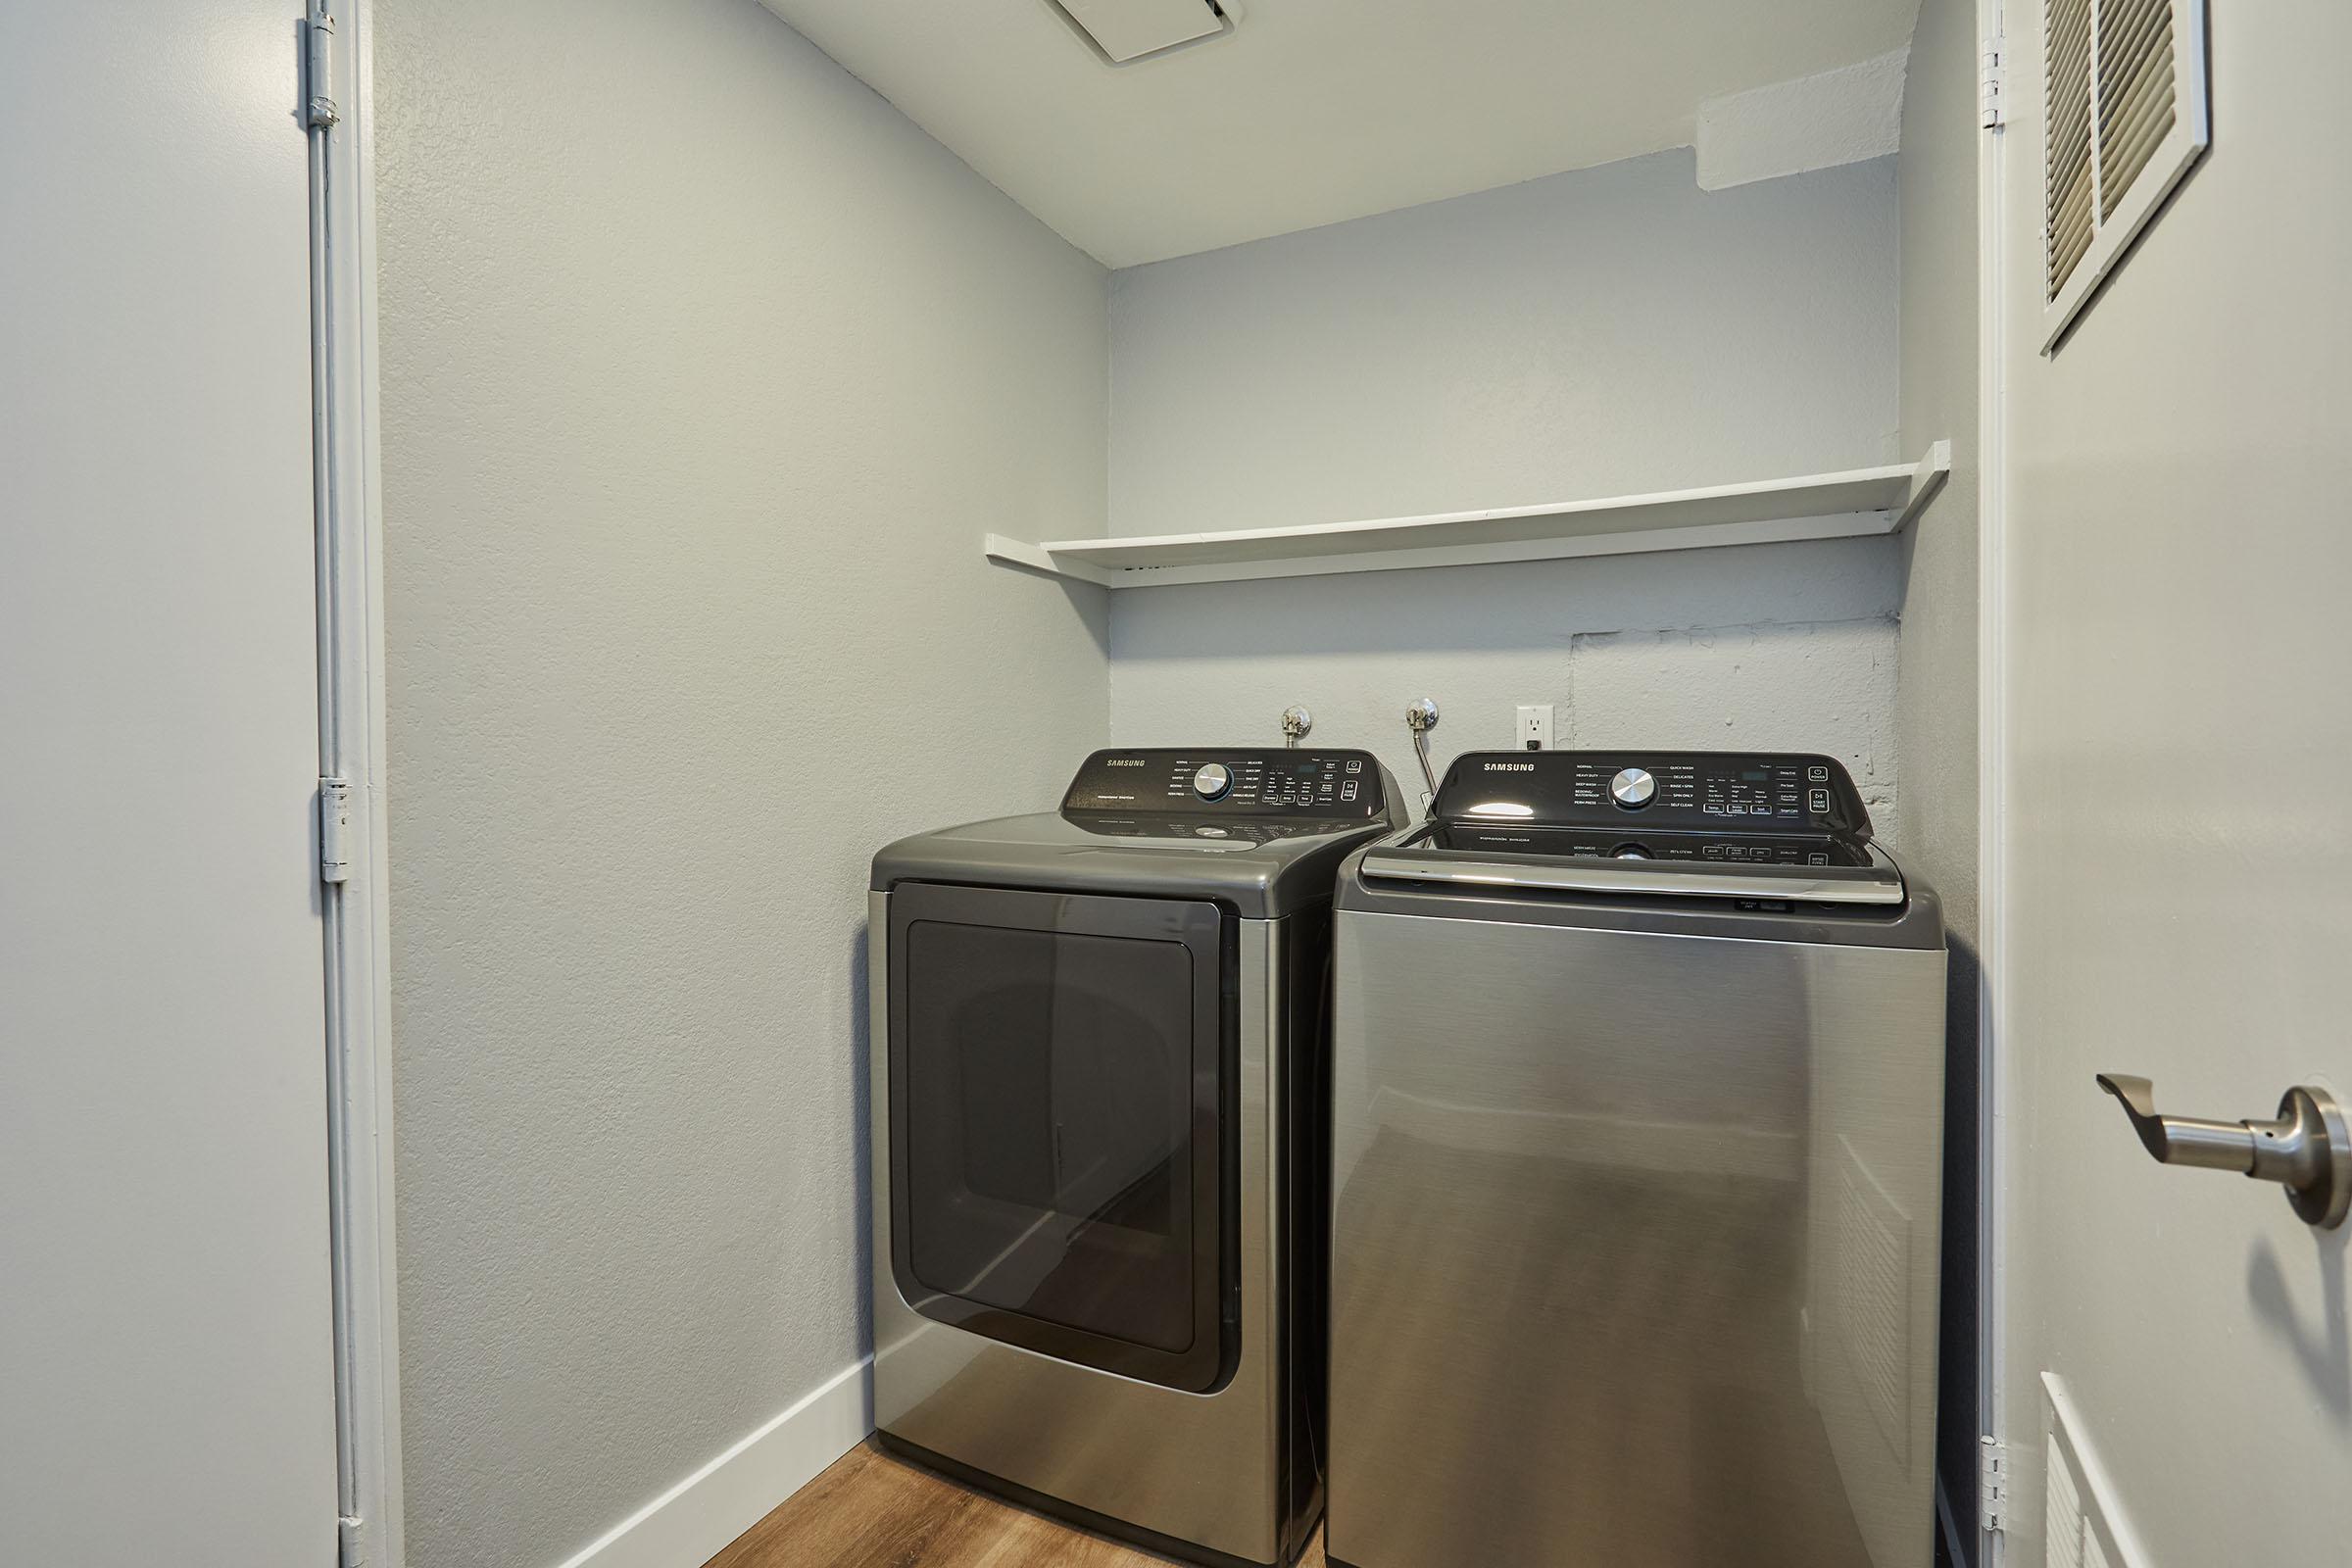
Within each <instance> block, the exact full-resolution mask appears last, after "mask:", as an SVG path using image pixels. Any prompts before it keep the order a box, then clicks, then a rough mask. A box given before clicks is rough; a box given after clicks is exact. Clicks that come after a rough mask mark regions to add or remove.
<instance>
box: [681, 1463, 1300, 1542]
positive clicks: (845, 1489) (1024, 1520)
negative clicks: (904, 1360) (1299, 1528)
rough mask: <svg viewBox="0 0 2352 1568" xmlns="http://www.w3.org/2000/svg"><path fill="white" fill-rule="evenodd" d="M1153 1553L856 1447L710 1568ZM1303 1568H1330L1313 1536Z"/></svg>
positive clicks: (747, 1532) (743, 1537)
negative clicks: (1032, 1511) (1077, 1528)
mask: <svg viewBox="0 0 2352 1568" xmlns="http://www.w3.org/2000/svg"><path fill="white" fill-rule="evenodd" d="M1166 1561H1167V1559H1166V1558H1164V1557H1161V1556H1158V1555H1157V1554H1155V1553H1153V1552H1149V1551H1139V1550H1137V1549H1136V1548H1135V1547H1133V1546H1128V1545H1123V1544H1119V1543H1118V1542H1115V1541H1105V1540H1103V1538H1102V1537H1101V1536H1093V1535H1089V1534H1087V1533H1086V1532H1085V1531H1083V1530H1074V1529H1072V1528H1070V1527H1069V1526H1068V1525H1065V1524H1061V1523H1058V1522H1057V1521H1055V1520H1052V1519H1048V1518H1045V1517H1044V1516H1043V1515H1040V1514H1034V1513H1031V1512H1029V1511H1028V1510H1027V1509H1025V1508H1016V1507H1014V1506H1013V1505H1012V1504H1010V1503H1007V1502H1000V1501H998V1500H997V1499H996V1498H994V1497H989V1496H984V1495H981V1494H979V1493H977V1492H973V1491H971V1490H970V1489H969V1488H966V1487H962V1486H958V1485H957V1484H956V1483H955V1482H953V1481H949V1480H946V1479H944V1478H942V1477H939V1476H936V1475H933V1474H932V1473H931V1472H930V1471H928V1470H921V1469H917V1468H916V1467H915V1466H913V1465H910V1464H907V1463H906V1462H904V1461H903V1460H900V1459H896V1458H893V1457H892V1456H891V1455H889V1454H886V1453H883V1452H882V1451H880V1450H879V1449H877V1448H875V1447H874V1446H872V1445H871V1444H870V1443H869V1444H860V1445H859V1446H857V1447H855V1448H852V1449H851V1450H850V1451H849V1452H848V1453H847V1454H845V1455H843V1456H842V1457H841V1458H840V1459H839V1460H838V1461H836V1462H835V1463H834V1465H833V1467H832V1468H831V1469H830V1470H827V1471H826V1472H825V1473H824V1474H823V1475H821V1476H818V1477H817V1478H816V1479H815V1480H814V1481H811V1482H810V1483H809V1485H808V1486H806V1487H803V1488H802V1489H801V1490H800V1491H799V1492H797V1493H795V1494H794V1495H792V1496H790V1497H788V1498H786V1499H785V1501H784V1503H783V1505H782V1506H781V1507H779V1508H777V1509H776V1511H775V1512H773V1513H771V1514H769V1515H768V1516H767V1517H766V1518H764V1519H762V1520H760V1522H759V1523H758V1524H756V1525H754V1526H752V1528H751V1529H749V1530H747V1531H745V1532H744V1533H743V1536H742V1537H741V1538H740V1539H739V1540H737V1541H736V1542H735V1544H733V1545H731V1546H729V1547H727V1549H726V1550H724V1551H722V1552H720V1553H719V1554H718V1555H717V1556H715V1557H713V1558H711V1561H710V1562H709V1563H708V1564H707V1565H706V1568H1152V1565H1154V1564H1159V1563H1164V1562H1166ZM1299 1568H1324V1564H1323V1538H1322V1536H1321V1535H1320V1533H1318V1534H1317V1536H1316V1538H1315V1541H1314V1544H1311V1545H1310V1546H1308V1547H1307V1550H1306V1555H1305V1556H1304V1557H1302V1558H1301V1559H1299Z"/></svg>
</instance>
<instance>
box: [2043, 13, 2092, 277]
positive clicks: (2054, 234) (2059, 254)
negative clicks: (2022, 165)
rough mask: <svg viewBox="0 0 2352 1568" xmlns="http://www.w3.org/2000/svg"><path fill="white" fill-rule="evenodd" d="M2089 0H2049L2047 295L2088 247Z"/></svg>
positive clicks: (2070, 272) (2045, 171)
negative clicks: (2048, 239) (2048, 237)
mask: <svg viewBox="0 0 2352 1568" xmlns="http://www.w3.org/2000/svg"><path fill="white" fill-rule="evenodd" d="M2090 8H2091V0H2050V5H2049V10H2048V11H2047V12H2046V13H2045V17H2044V20H2045V23H2046V25H2047V28H2048V34H2049V36H2048V40H2047V43H2046V45H2045V47H2046V50H2047V53H2046V54H2045V56H2044V58H2045V59H2046V60H2048V62H2049V105H2050V108H2049V117H2050V118H2049V126H2050V129H2049V141H2048V148H2047V151H2046V152H2045V153H2044V155H2043V160H2044V169H2043V178H2042V189H2043V192H2044V197H2045V202H2046V205H2047V219H2048V223H2049V236H2050V242H2049V294H2048V296H2047V297H2048V298H2050V299H2056V298H2057V297H2058V291H2059V290H2060V289H2062V288H2064V287H2065V286H2066V280H2067V279H2068V278H2070V277H2072V276H2074V274H2075V268H2076V266H2077V265H2078V264H2079V263H2080V262H2081V261H2082V253H2083V252H2085V251H2087V250H2089V249H2090V210H2091V179H2092V175H2091V172H2090V165H2091V156H2090V154H2091V145H2090V141H2091V138H2090V23H2091V15H2090Z"/></svg>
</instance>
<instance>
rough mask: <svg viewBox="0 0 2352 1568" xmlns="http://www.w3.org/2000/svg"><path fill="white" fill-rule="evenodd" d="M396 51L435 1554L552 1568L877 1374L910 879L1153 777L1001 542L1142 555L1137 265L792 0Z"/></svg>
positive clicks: (396, 461)
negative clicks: (1114, 494) (1126, 750)
mask: <svg viewBox="0 0 2352 1568" xmlns="http://www.w3.org/2000/svg"><path fill="white" fill-rule="evenodd" d="M377 16H378V20H379V24H380V27H381V32H380V38H379V43H378V49H379V53H378V56H377V61H376V82H377V91H378V93H379V95H380V99H381V106H382V111H383V123H382V129H381V131H380V156H381V160H382V169H381V174H382V188H381V192H380V202H381V213H380V221H381V228H382V246H383V268H382V289H383V300H382V305H383V314H382V334H383V368H384V377H383V401H384V423H383V430H384V481H385V518H386V530H385V531H386V534H387V547H388V561H387V584H386V589H387V601H388V603H387V613H388V622H389V644H390V646H389V658H390V697H391V766H390V786H391V803H392V816H391V832H392V858H393V865H394V867H395V871H394V883H393V893H392V929H393V944H394V951H393V963H394V967H393V974H394V999H393V1000H394V1009H395V1018H394V1022H395V1028H396V1035H397V1039H396V1047H397V1051H398V1073H399V1103H398V1116H399V1131H400V1167H399V1180H400V1195H401V1201H402V1213H401V1229H400V1260H401V1304H402V1321H401V1325H400V1332H401V1350H402V1360H403V1369H404V1388H403V1423H404V1427H405V1437H406V1446H407V1451H406V1463H407V1486H408V1508H409V1526H410V1536H409V1544H410V1558H409V1560H410V1564H411V1568H537V1565H542V1564H550V1563H554V1562H558V1561H561V1560H562V1559H564V1557H566V1556H568V1555H569V1554H570V1553H572V1552H573V1551H575V1550H577V1549H578V1548H579V1547H580V1546H582V1545H584V1544H586V1543H587V1542H589V1541H590V1540H592V1539H594V1538H595V1537H596V1536H597V1535H599V1534H600V1533H602V1532H603V1531H604V1530H605V1529H607V1528H608V1527H610V1526H611V1525H613V1523H614V1522H616V1521H617V1520H619V1519H620V1518H622V1517H624V1516H626V1515H627V1514H628V1513H630V1512H631V1511H632V1510H634V1509H636V1508H637V1507H639V1506H640V1505H641V1504H643V1503H645V1502H647V1501H648V1500H650V1499H651V1498H652V1497H653V1496H654V1495H657V1494H658V1493H660V1492H661V1491H662V1489H664V1488H666V1487H668V1486H670V1485H671V1484H673V1483H674V1482H676V1481H678V1480H679V1479H681V1478H682V1477H683V1476H685V1475H686V1474H687V1473H688V1472H690V1471H691V1470H693V1469H694V1468H696V1467H697V1466H699V1465H701V1464H703V1463H704V1462H706V1461H708V1460H710V1459H711V1458H712V1457H714V1456H715V1455H716V1454H718V1453H719V1452H720V1451H721V1450H722V1449H723V1448H725V1447H726V1446H728V1445H730V1444H732V1443H734V1442H735V1441H736V1440H738V1439H740V1438H742V1437H743V1436H745V1434H747V1433H748V1432H750V1431H751V1430H752V1429H753V1428H754V1427H756V1426H757V1425H759V1424H760V1422H762V1421H764V1420H766V1419H767V1418H769V1417H771V1416H773V1415H775V1414H776V1413H777V1412H778V1411H780V1410H782V1409H783V1408H785V1407H786V1406H787V1405H789V1404H791V1403H792V1402H793V1401H794V1400H795V1399H796V1398H798V1397H800V1396H802V1395H804V1394H806V1393H808V1392H809V1390H810V1389H811V1388H813V1387H815V1386H816V1385H818V1384H819V1383H821V1382H822V1381H824V1380H825V1379H827V1378H828V1377H830V1376H832V1375H833V1374H835V1373H837V1372H839V1371H841V1370H842V1369H843V1368H844V1367H846V1366H848V1365H850V1364H852V1363H853V1362H854V1361H855V1359H856V1358H857V1357H858V1354H859V1353H860V1349H861V1339H862V1336H863V1334H864V1326H863V1308H862V1301H861V1294H860V1281H861V1280H862V1279H863V1278H864V1262H863V1247H862V1234H863V1233H862V1227H861V1218H860V1201H861V1193H860V1189H861V1186H862V1183H861V1179H860V1176H861V1172H862V1170H863V1168H864V1158H863V1154H862V1153H861V1152H860V1149H859V1143H860V1140H859V1136H858V1129H860V1128H861V1127H862V1126H863V1124H864V1119H863V1111H862V1109H861V1092H860V1088H859V1079H860V1064H861V1062H862V1060H863V1052H864V1047H863V1045H862V1043H861V1030H862V1027H863V1020H862V1006H861V1001H862V998H863V995H864V990H863V984H862V980H861V978H860V972H859V971H860V969H861V954H862V931H861V927H862V924H863V914H864V899H863V891H862V890H863V887H864V878H865V862H866V859H867V858H868V856H870V854H871V853H872V851H873V850H874V849H875V848H876V847H877V846H878V845H880V844H881V843H883V842H884V841H886V840H888V839H890V838H892V837H894V836H896V835H899V834H902V833H906V832H909V831H913V830H916V829H919V828H922V827H926V826H931V825H936V824H938V823H941V822H944V821H949V820H956V819H960V818H964V817H971V816H980V815H985V814H989V813H991V812H996V811H1005V810H1012V809H1028V808H1030V807H1033V806H1034V805H1035V804H1036V803H1037V802H1038V801H1039V800H1041V799H1047V798H1051V797H1052V796H1053V795H1054V793H1055V792H1057V791H1058V790H1059V788H1060V787H1061V784H1062V782H1063V781H1064V779H1065V778H1066V776H1067V773H1068V770H1069V768H1070V766H1071V765H1072V760H1073V759H1074V758H1075V757H1077V756H1078V755H1079V754H1081V753H1082V752H1084V751H1085V750H1087V749H1088V748H1090V747H1093V746H1098V745H1101V744H1103V737H1104V732H1105V727H1106V717H1105V699H1104V675H1103V658H1104V655H1103V638H1104V628H1103V607H1102V605H1101V602H1100V601H1101V597H1102V596H1101V594H1100V591H1099V590H1094V589H1065V588H1064V587H1062V586H1060V585H1058V584H1055V583H1053V582H1050V581H1044V580H1040V579H1036V578H1031V577H1027V576H1023V575H1020V574H1018V573H1013V572H1007V571H1004V570H1000V569H997V568H994V567H991V566H989V565H987V564H985V563H984V562H983V560H982V558H981V555H980V552H979V549H978V540H979V536H980V533H981V532H982V530H983V529H985V528H1001V529H1005V530H1006V531H1012V532H1021V533H1029V532H1031V531H1032V530H1039V531H1043V532H1044V533H1046V534H1048V535H1055V534H1074V533H1087V532H1091V531H1094V530H1096V529H1097V528H1099V527H1100V525H1101V518H1102V512H1103V488H1104V477H1103V474H1104V467H1103V451H1104V444H1105V431H1104V425H1103V418H1104V417H1103V402H1104V375H1105V338H1104V324H1103V317H1104V298H1103V289H1104V284H1103V272H1102V270H1101V269H1099V268H1098V267H1097V266H1096V265H1095V264H1094V263H1093V262H1091V261H1089V260H1087V259H1086V258H1085V257H1083V256H1081V255H1079V254H1078V253H1077V252H1075V251H1073V250H1071V249H1070V248H1069V247H1068V246H1066V245H1064V244H1063V243H1062V242H1061V241H1060V240H1059V239H1057V238H1055V237H1054V235H1053V234H1052V233H1050V232H1049V231H1048V230H1047V229H1045V228H1044V227H1043V226H1042V225H1040V224H1039V223H1037V222H1036V221H1034V220H1032V219H1030V218H1029V217H1027V216H1026V215H1024V214H1023V213H1021V212H1020V211H1019V210H1018V209H1016V208H1015V207H1013V206H1012V204H1011V203H1010V202H1008V201H1006V200H1005V198H1004V197H1003V196H1002V195H1001V194H999V193H998V192H997V191H995V190H994V189H992V188H991V187H990V186H989V185H988V184H986V183H985V182H984V181H982V180H981V179H979V178H978V177H977V176H975V175H974V174H972V173H971V172H970V171H969V170H967V169H966V168H964V167H963V166H962V165H961V164H960V163H958V162H957V161H956V159H955V158H954V157H952V156H951V155H950V154H948V153H947V152H946V151H945V150H944V149H942V148H940V147H939V146H938V145H937V144H935V143H933V142H932V141H930V140H929V139H928V138H927V137H925V136H924V135H923V134H922V133H920V132H919V131H917V130H916V129H915V128H914V127H913V126H912V125H910V124H909V123H907V122H906V121H905V120H903V119H902V118H901V117H900V116H899V115H898V114H897V113H896V112H895V111H893V110H892V109H891V108H890V107H889V106H888V105H886V104H885V103H883V102H882V100H880V99H879V98H877V97H875V96H874V95H873V94H871V93H870V92H868V91H867V90H866V89H865V88H864V87H862V86H860V85H859V84H858V82H856V81H855V80H853V79H852V78H851V77H850V76H849V75H847V74H846V73H843V72H842V71H840V70H839V69H838V68H837V67H835V66H834V65H833V64H832V63H831V62H829V61H827V60H826V59H824V58H823V57H822V56H821V55H819V54H818V53H817V52H816V51H815V50H814V49H813V48H811V47H809V45H807V44H806V43H805V42H804V41H803V40H802V39H801V38H800V37H799V36H798V35H796V34H794V33H793V32H791V31H790V30H789V29H788V28H786V27H785V26H784V25H782V24H781V23H779V22H777V21H776V20H775V18H774V17H772V16H770V15H769V14H767V13H766V12H764V11H762V10H760V8H758V7H757V6H755V5H753V4H752V3H751V0H674V3H671V4H665V5H661V6H646V5H642V4H634V3H622V0H587V3H576V0H575V3H565V4H558V3H556V0H512V3H506V4H500V5H495V6H483V5H475V4H467V3H464V0H384V3H382V4H381V5H379V6H378V8H377ZM722 110H723V114H722V113H721V111H722ZM943 759H953V765H946V766H943V765H941V760H943Z"/></svg>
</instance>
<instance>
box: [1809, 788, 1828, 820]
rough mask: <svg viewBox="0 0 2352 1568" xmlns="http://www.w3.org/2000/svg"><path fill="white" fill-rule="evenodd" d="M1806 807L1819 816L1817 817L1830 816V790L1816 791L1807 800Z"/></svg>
mask: <svg viewBox="0 0 2352 1568" xmlns="http://www.w3.org/2000/svg"><path fill="white" fill-rule="evenodd" d="M1805 805H1806V806H1807V807H1808V808H1809V809H1811V810H1812V811H1813V813H1814V814H1815V815H1817V816H1827V815H1829V814H1830V792H1829V791H1828V790H1815V791H1813V792H1812V793H1811V794H1810V795H1808V796H1807V797H1806V798H1805Z"/></svg>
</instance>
